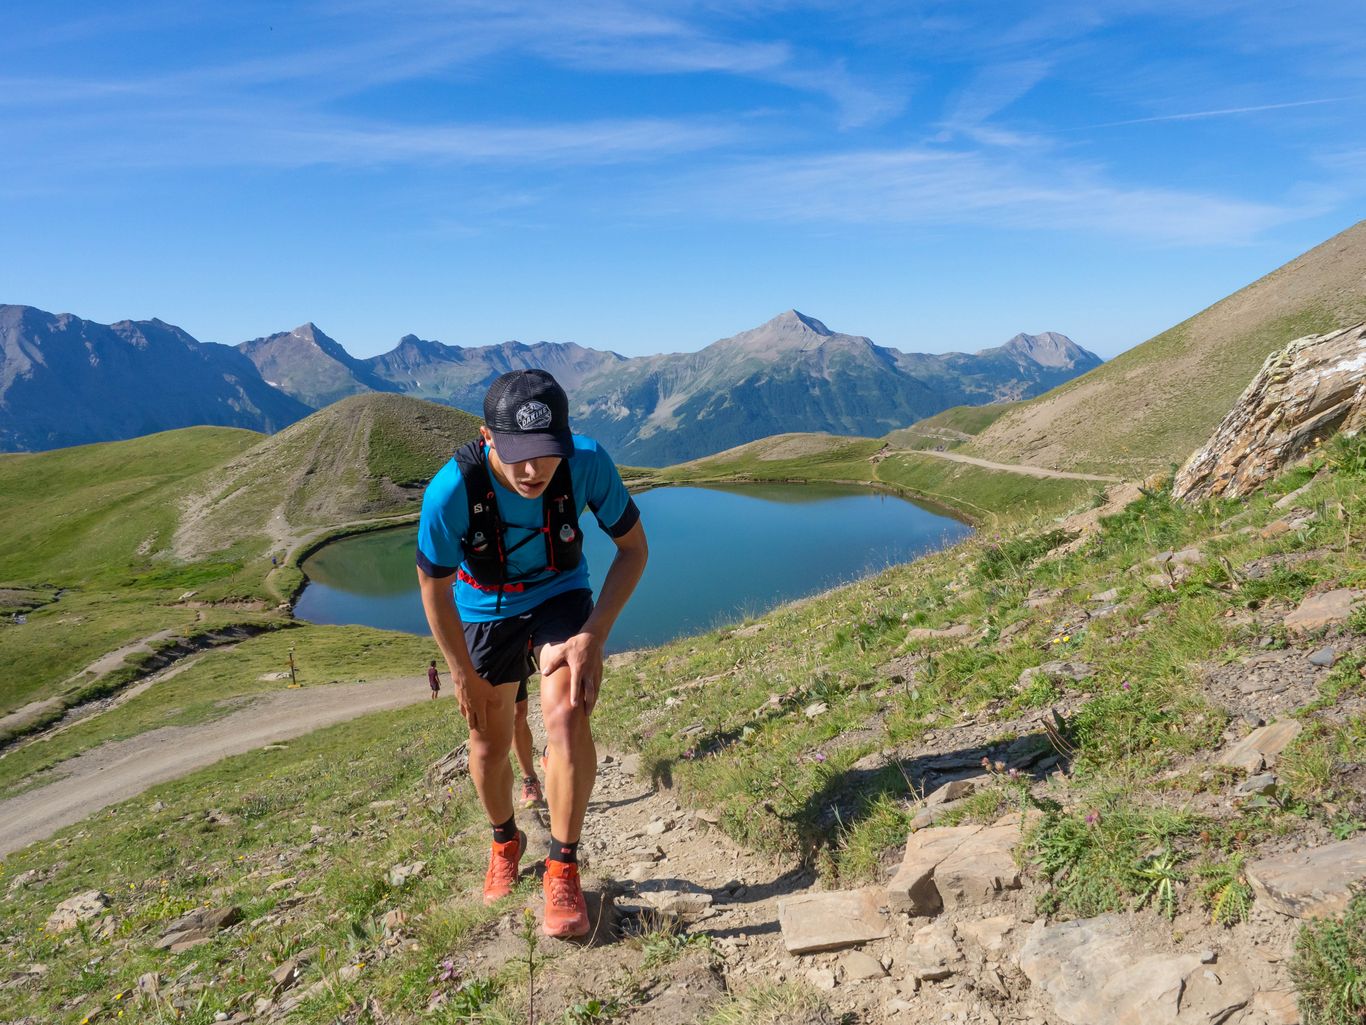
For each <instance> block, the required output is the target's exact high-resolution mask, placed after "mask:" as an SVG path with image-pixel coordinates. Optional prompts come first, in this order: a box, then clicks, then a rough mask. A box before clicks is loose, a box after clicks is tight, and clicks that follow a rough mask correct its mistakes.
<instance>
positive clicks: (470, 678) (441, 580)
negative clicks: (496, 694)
mask: <svg viewBox="0 0 1366 1025" xmlns="http://www.w3.org/2000/svg"><path fill="white" fill-rule="evenodd" d="M417 582H418V587H419V588H420V590H421V591H422V611H424V612H425V613H426V614H427V625H428V626H430V627H431V629H432V637H433V638H435V639H436V645H437V647H438V648H440V649H441V654H443V655H445V656H446V665H448V666H449V667H450V670H451V685H452V686H453V687H454V688H455V694H456V697H457V698H458V699H459V701H460V714H461V715H463V716H464V717H465V721H466V722H467V723H469V725H470V729H472V730H474V729H482V728H483V727H484V724H485V722H486V721H487V720H486V718H485V712H486V710H487V707H488V701H489V697H490V696H491V695H492V694H493V685H492V684H490V683H489V681H488V680H485V679H484V678H483V677H481V676H480V675H479V673H478V671H477V670H475V668H474V661H473V660H472V659H471V658H470V649H469V647H468V646H467V645H466V644H465V631H464V629H463V627H462V626H461V623H460V613H459V611H458V610H457V609H456V607H455V595H454V594H453V593H452V591H451V584H450V578H449V577H433V576H428V575H427V574H426V573H424V572H423V571H422V569H421V568H419V569H418V571H417Z"/></svg>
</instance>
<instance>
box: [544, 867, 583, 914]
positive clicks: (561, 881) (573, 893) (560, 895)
mask: <svg viewBox="0 0 1366 1025" xmlns="http://www.w3.org/2000/svg"><path fill="white" fill-rule="evenodd" d="M579 893H580V890H579V877H578V876H577V875H562V876H561V875H555V876H551V877H550V903H551V904H553V905H554V906H555V907H557V908H564V909H566V910H569V911H577V910H578V908H579Z"/></svg>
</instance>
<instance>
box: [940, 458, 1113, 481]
mask: <svg viewBox="0 0 1366 1025" xmlns="http://www.w3.org/2000/svg"><path fill="white" fill-rule="evenodd" d="M914 454H915V455H918V456H933V457H934V458H935V459H947V460H949V461H950V462H952V463H971V464H972V465H973V466H981V467H983V468H985V469H988V470H1001V471H1003V472H1005V473H1018V474H1022V475H1024V476H1026V477H1056V478H1058V479H1060V480H1095V481H1102V482H1104V483H1106V484H1118V483H1120V481H1121V480H1122V479H1123V478H1120V477H1102V476H1099V475H1098V474H1094V473H1072V472H1070V471H1068V470H1049V469H1046V468H1044V467H1042V466H1027V465H1025V464H1024V463H993V462H992V461H991V460H989V459H978V458H977V457H976V456H965V455H963V454H962V453H961V452H934V451H930V450H917V451H916V452H915V453H914Z"/></svg>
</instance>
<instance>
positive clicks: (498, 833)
mask: <svg viewBox="0 0 1366 1025" xmlns="http://www.w3.org/2000/svg"><path fill="white" fill-rule="evenodd" d="M516 839H517V816H516V815H514V816H512V818H510V819H508V820H507V821H506V822H504V823H503V824H502V825H501V826H494V827H493V842H494V843H507V842H508V841H510V840H516Z"/></svg>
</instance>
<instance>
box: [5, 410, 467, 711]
mask: <svg viewBox="0 0 1366 1025" xmlns="http://www.w3.org/2000/svg"><path fill="white" fill-rule="evenodd" d="M477 427H478V421H477V420H476V419H475V418H473V417H471V416H469V415H468V414H466V413H462V412H460V411H459V410H453V409H449V408H447V407H444V406H437V405H434V404H432V403H427V402H421V401H419V400H416V399H407V398H402V397H399V396H392V395H365V396H358V397H355V398H352V399H347V400H344V401H342V402H339V403H336V404H335V405H333V406H329V407H328V408H327V409H324V410H320V411H319V412H317V413H315V414H313V415H312V416H310V417H308V418H307V419H306V420H302V421H300V422H299V423H297V424H294V425H293V426H292V427H289V428H288V429H286V430H284V431H282V432H280V433H279V434H277V435H274V436H272V437H268V438H262V436H261V435H259V434H255V433H253V432H250V431H238V430H230V429H223V428H208V427H195V428H187V429H185V430H180V431H170V432H166V433H164V434H157V435H151V436H148V437H145V438H137V439H134V440H132V441H125V442H115V443H110V444H104V445H87V446H82V447H80V448H71V449H60V450H57V451H53V452H43V453H35V454H25V455H12V456H10V455H7V456H0V518H3V521H4V522H5V523H6V524H7V534H6V538H5V542H4V544H3V548H0V589H7V591H8V593H10V594H11V597H12V600H13V601H15V602H19V601H20V600H21V599H22V601H24V602H26V603H27V604H30V605H33V604H37V603H38V602H42V604H37V607H35V608H32V609H30V610H29V611H28V612H27V613H25V614H24V615H25V618H26V621H25V622H24V623H23V624H22V625H20V624H18V623H16V622H15V621H14V620H13V619H12V618H8V619H5V620H0V623H2V624H3V625H0V660H2V661H3V662H4V664H5V665H6V666H7V667H9V668H10V669H11V672H9V673H7V674H5V676H4V678H3V679H0V716H3V715H4V714H5V713H9V712H13V711H14V710H16V709H18V708H20V707H21V706H24V705H25V704H27V703H29V702H33V701H39V700H46V699H54V701H55V703H54V704H53V705H52V706H51V707H47V708H44V709H41V710H38V712H37V713H35V714H40V718H42V719H51V718H52V717H53V716H55V715H58V714H60V713H61V711H62V707H63V706H65V705H69V704H72V703H75V702H78V701H80V700H83V699H86V698H89V697H91V696H92V695H94V694H97V693H100V692H102V691H103V690H106V689H108V688H109V687H110V686H112V685H114V684H117V683H118V682H119V680H120V679H122V678H124V677H126V676H127V675H128V674H129V673H131V672H134V671H135V669H136V663H137V662H138V660H140V659H145V658H148V657H150V656H152V655H153V654H154V653H155V651H156V650H157V649H158V648H163V647H168V646H171V645H175V644H178V643H180V642H181V639H183V638H185V637H187V636H202V635H207V634H213V633H216V632H218V631H221V630H223V629H224V628H226V627H228V626H231V625H234V624H247V625H249V626H253V627H265V626H272V625H278V624H281V623H285V622H288V618H287V617H286V616H284V615H282V614H280V613H279V612H277V611H276V610H275V606H276V604H277V603H278V602H279V601H280V600H281V598H282V597H285V596H288V595H289V594H291V593H292V592H293V590H294V588H295V587H296V586H297V585H298V583H299V581H300V580H301V579H302V578H301V576H300V574H299V570H298V568H297V565H296V560H297V557H298V556H299V554H300V552H301V551H302V550H303V549H304V548H305V547H306V546H307V545H308V544H309V543H311V542H312V541H313V540H314V539H316V538H318V537H321V536H325V535H326V534H327V533H328V532H329V531H334V530H337V529H354V527H355V526H356V525H357V524H364V523H365V522H366V521H373V520H379V521H382V520H385V519H386V518H390V517H399V516H406V515H411V514H414V513H415V512H416V510H417V504H418V501H419V500H420V498H421V486H422V484H423V483H424V482H425V481H426V480H427V479H428V478H430V476H431V475H432V474H433V473H435V472H436V470H437V469H438V468H439V467H440V466H441V465H442V464H443V463H444V462H445V461H446V460H447V459H449V458H450V454H451V452H452V451H453V450H454V448H455V447H456V446H457V445H459V444H461V443H462V442H464V441H466V440H468V439H469V438H471V437H473V436H474V434H475V433H476V431H477ZM8 525H12V527H10V526H8ZM272 556H273V557H274V558H275V559H276V561H277V562H278V563H279V565H278V566H277V565H274V564H272V562H271V559H272ZM188 592H194V593H193V594H192V595H190V596H189V597H188V598H185V599H184V600H182V597H183V596H185V595H187V593H188ZM35 596H36V597H35ZM18 607H19V606H18V605H16V608H18ZM140 640H147V644H146V645H144V646H143V648H142V649H141V650H137V651H129V652H128V655H127V660H126V661H127V664H126V665H124V666H121V665H120V663H121V662H124V661H125V660H124V659H122V658H114V659H113V660H112V662H111V664H110V665H107V666H102V667H100V668H99V669H98V670H97V671H95V672H91V673H82V670H83V669H84V668H85V667H86V666H87V665H90V664H91V663H92V662H94V661H95V660H97V659H99V658H100V657H101V656H104V655H107V654H109V653H110V652H113V651H115V650H117V649H120V648H122V647H123V646H125V645H133V644H135V643H136V642H138V641H140ZM111 674H113V679H112V682H111V679H109V677H110V676H111ZM120 674H122V675H121V676H120ZM5 732H10V731H9V730H8V729H5V730H0V733H5Z"/></svg>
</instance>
